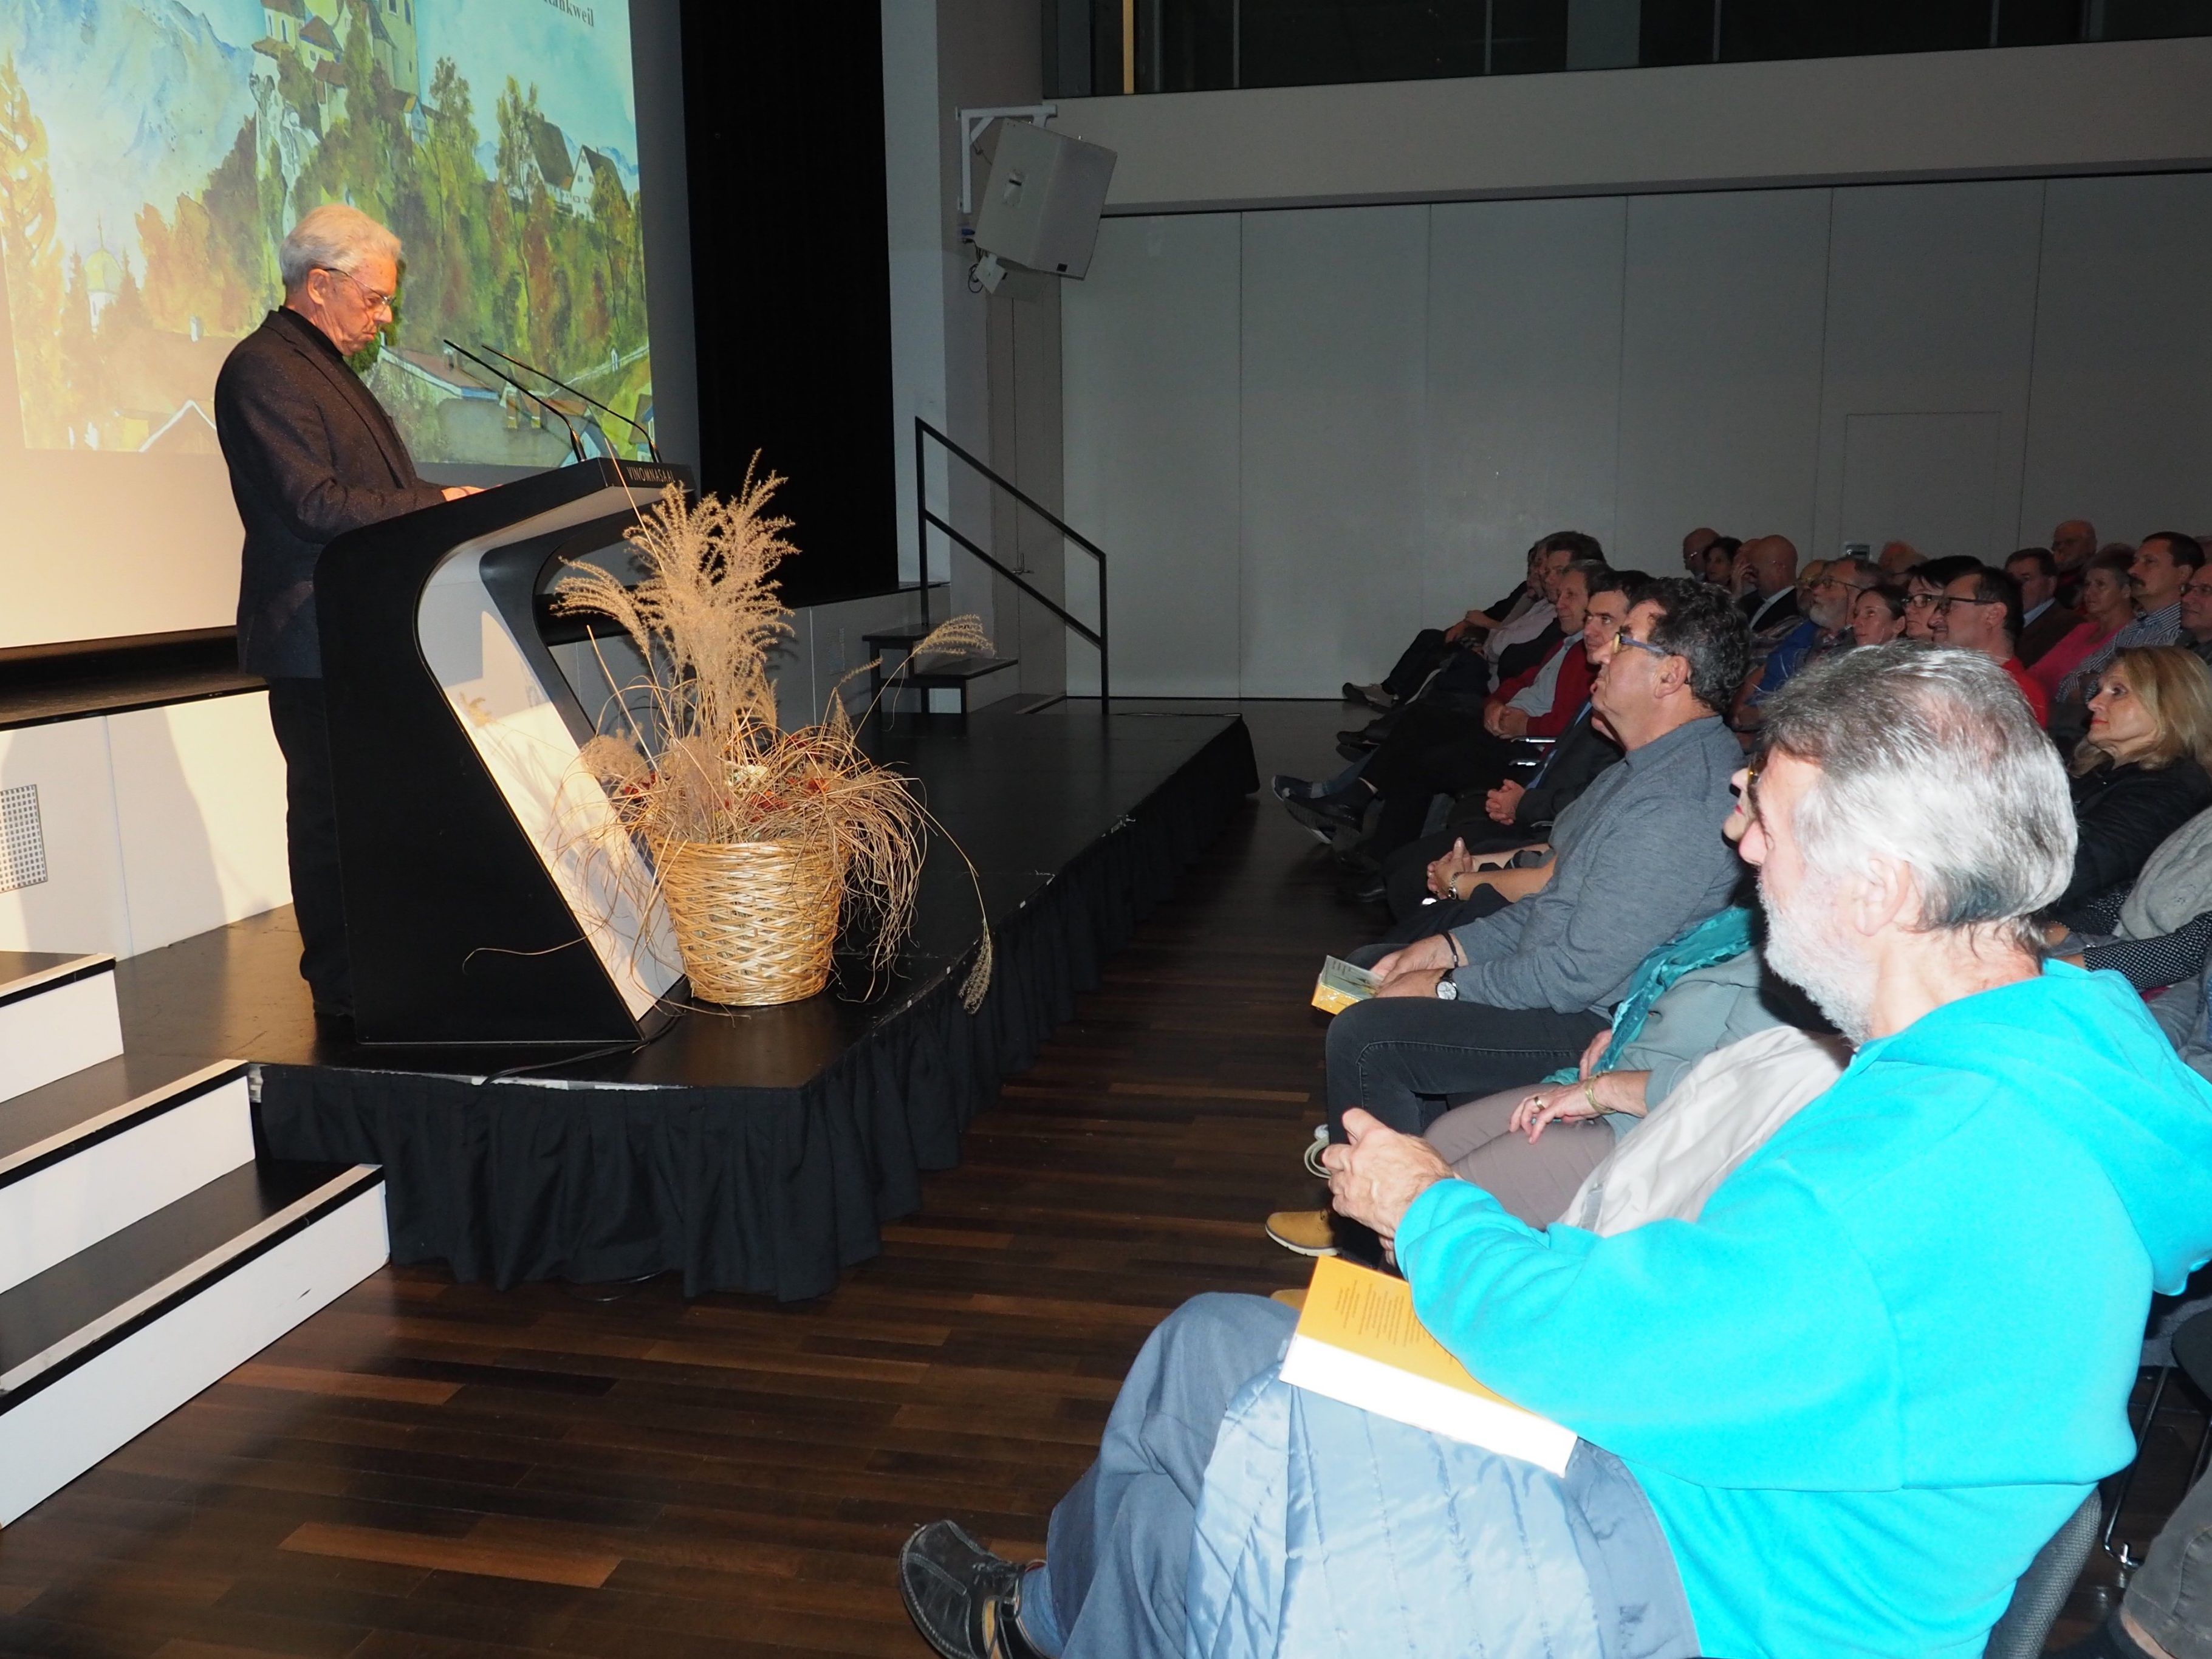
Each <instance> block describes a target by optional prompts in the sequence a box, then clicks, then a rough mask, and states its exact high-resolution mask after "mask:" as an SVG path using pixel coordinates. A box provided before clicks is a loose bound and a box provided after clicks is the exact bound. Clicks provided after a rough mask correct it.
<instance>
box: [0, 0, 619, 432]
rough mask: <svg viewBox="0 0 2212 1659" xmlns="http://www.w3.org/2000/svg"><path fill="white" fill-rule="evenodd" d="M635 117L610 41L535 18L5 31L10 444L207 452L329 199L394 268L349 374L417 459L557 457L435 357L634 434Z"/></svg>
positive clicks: (323, 6) (181, 14)
mask: <svg viewBox="0 0 2212 1659" xmlns="http://www.w3.org/2000/svg"><path fill="white" fill-rule="evenodd" d="M606 10H609V11H617V12H618V11H619V8H614V7H610V8H606ZM624 21H625V23H626V20H624ZM472 76H473V77H474V79H473V80H472V79H471V77H472ZM541 87H542V88H543V91H542V92H541ZM630 100H631V88H630V84H629V40H628V35H627V29H626V27H625V26H621V25H617V24H609V25H606V26H600V25H599V24H597V23H596V22H595V21H593V20H592V17H591V15H589V14H586V15H584V16H583V17H582V18H581V19H580V20H578V19H577V17H576V15H575V14H574V13H573V12H569V11H564V10H562V9H558V8H553V7H548V6H546V5H545V4H544V0H19V3H15V4H12V5H9V6H5V7H0V270H4V273H5V276H6V283H7V294H8V309H9V321H10V333H11V335H12V337H13V342H14V347H15V351H14V356H15V380H16V386H17V394H18V395H17V398H16V402H17V404H18V405H19V410H20V416H21V422H22V432H23V439H24V441H25V442H26V443H27V444H28V445H30V446H32V447H45V448H54V447H73V448H83V447H89V448H97V449H105V450H115V449H123V450H142V449H164V450H172V451H176V450H182V451H187V452H189V451H208V450H211V449H212V447H213V429H212V427H211V426H210V423H209V420H208V416H207V410H208V409H209V407H210V393H211V392H212V389H213V386H214V380H215V375H216V371H217V369H219V368H220V367H221V365H222V358H223V356H225V355H226V353H227V352H228V349H229V348H230V345H231V344H232V343H233V342H234V341H235V340H236V339H237V338H238V337H240V336H241V335H243V334H244V333H246V331H248V330H250V329H251V328H252V327H253V326H254V325H255V324H256V323H257V322H258V320H259V319H260V318H261V316H262V315H263V313H264V312H265V311H266V309H267V308H268V307H269V306H270V305H271V304H273V303H275V302H276V300H277V298H278V297H279V288H280V285H279V283H278V280H277V276H276V245H277V243H278V241H279V240H281V239H282V237H283V234H284V231H285V230H286V228H288V227H289V225H290V224H291V223H292V222H294V221H295V219H296V218H297V217H298V216H299V215H300V214H301V213H302V212H304V211H306V210H307V209H308V208H310V207H313V206H314V205H315V204H318V203H321V202H325V201H348V202H351V203H354V204H356V205H357V206H359V207H361V208H362V209H363V210H366V211H368V213H370V214H372V215H374V216H375V217H377V218H378V219H380V220H381V221H382V222H385V223H386V224H387V225H389V226H391V227H392V229H393V230H395V231H396V232H397V233H398V234H399V235H400V236H401V238H402V239H403V240H404V242H405V243H406V246H407V261H406V267H405V271H406V280H405V282H404V285H403V289H402V294H401V299H400V304H399V307H398V317H397V319H396V321H395V323H394V325H393V326H392V329H391V330H390V331H388V332H387V335H386V338H385V340H384V341H383V342H382V343H381V345H380V348H373V349H372V350H371V352H370V354H369V355H368V360H367V361H364V362H362V363H361V364H360V365H359V366H360V367H361V368H362V370H363V372H364V373H365V374H367V375H368V380H369V382H370V384H371V385H372V386H374V387H375V389H376V390H377V392H378V394H379V395H380V397H382V398H385V400H386V403H387V404H388V405H389V406H390V407H391V408H392V412H393V414H394V416H396V417H397V418H398V421H399V422H400V424H401V427H402V429H403V430H404V432H405V433H406V434H407V435H408V438H409V441H410V443H411V444H412V445H413V446H414V447H415V449H416V454H417V455H418V457H419V458H421V459H424V460H448V461H471V460H472V461H485V462H504V463H519V464H524V465H531V464H539V463H543V462H547V461H551V460H554V459H558V458H559V457H560V455H562V453H566V451H567V448H568V438H567V435H566V432H565V429H563V428H561V427H560V426H558V425H557V424H556V422H553V421H551V420H549V418H548V417H547V416H546V415H545V413H544V410H542V409H541V408H540V407H539V406H538V405H536V404H532V403H530V402H529V401H528V400H526V399H523V398H517V397H515V396H514V395H513V393H512V392H502V391H501V388H499V387H498V386H497V385H496V383H493V384H491V385H486V384H483V378H486V377H479V376H475V375H472V374H471V373H469V372H468V370H467V366H466V364H465V362H462V361H459V360H456V359H454V358H453V356H452V355H451V354H448V353H447V352H445V351H444V349H442V347H441V344H440V342H441V341H442V340H443V339H445V338H447V337H452V338H454V339H457V340H460V341H462V342H464V343H469V344H471V345H473V344H476V343H481V342H489V343H493V344H495V345H497V346H499V347H501V349H505V350H507V351H510V352H512V353H513V354H514V355H515V356H519V357H522V358H525V359H526V360H528V361H530V362H538V363H543V364H544V365H545V366H546V367H547V368H550V369H551V370H552V371H553V372H554V373H555V374H557V375H559V376H560V377H561V378H562V379H563V380H569V381H571V382H573V383H574V384H576V385H578V386H581V387H582V388H583V389H584V390H586V391H587V392H589V393H590V394H591V395H592V397H593V398H598V399H599V400H600V401H602V402H604V403H606V404H611V405H613V406H614V407H616V408H617V409H618V410H621V411H622V412H623V414H624V415H639V414H642V417H643V418H645V419H647V420H649V419H650V412H651V411H650V406H651V401H652V374H651V362H650V357H649V356H648V354H647V349H646V319H645V304H644V265H643V258H642V254H641V243H640V237H639V224H638V201H639V197H638V183H637V176H636V173H635V167H634V166H633V165H632V164H631V163H630V161H629V155H631V154H632V153H634V150H635V139H636V125H635V111H634V106H633V104H632V103H631V101H630ZM564 124H565V125H564ZM592 140H596V141H597V142H596V143H594V142H591V141H592ZM565 412H567V413H568V414H569V415H570V416H572V417H575V416H583V415H585V414H586V413H588V410H587V409H586V405H585V404H582V403H580V402H579V401H575V400H567V403H566V409H565ZM581 424H582V426H583V429H584V430H585V432H586V434H587V435H588V439H589V441H590V442H591V443H592V447H599V448H602V449H607V450H625V451H626V450H627V448H628V447H629V446H628V443H627V441H626V440H625V439H624V437H623V435H624V434H625V433H626V431H627V428H625V427H624V426H623V423H622V422H618V421H610V422H606V426H607V427H610V428H613V431H614V433H615V436H614V437H613V438H612V439H610V438H609V437H608V436H607V435H606V433H605V430H604V429H603V428H601V427H600V426H599V425H598V424H596V423H593V422H581ZM548 428H551V430H550V431H549V429H548ZM555 434H557V437H556V435H555Z"/></svg>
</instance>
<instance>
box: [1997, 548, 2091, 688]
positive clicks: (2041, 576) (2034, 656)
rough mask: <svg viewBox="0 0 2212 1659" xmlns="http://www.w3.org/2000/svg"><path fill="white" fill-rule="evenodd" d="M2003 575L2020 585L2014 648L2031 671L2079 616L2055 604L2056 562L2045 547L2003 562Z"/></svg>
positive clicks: (2068, 608) (2067, 606) (2063, 606)
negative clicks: (2017, 624) (2018, 633)
mask: <svg viewBox="0 0 2212 1659" xmlns="http://www.w3.org/2000/svg"><path fill="white" fill-rule="evenodd" d="M2004 568H2005V574H2006V575H2008V576H2009V577H2011V578H2012V579H2013V580H2015V581H2016V582H2018V583H2019V584H2020V638H2019V639H2018V640H2017V641H2015V649H2016V650H2017V652H2018V653H2019V655H2020V660H2021V665H2023V666H2025V667H2028V668H2033V666H2034V665H2035V664H2036V662H2037V660H2038V659H2040V658H2041V657H2042V656H2043V654H2044V653H2045V652H2047V651H2048V650H2050V649H2051V647H2052V646H2054V645H2056V644H2057V643H2058V641H2061V640H2063V639H2064V638H2065V637H2066V636H2067V635H2069V634H2070V633H2072V632H2073V631H2074V628H2075V624H2076V623H2079V622H2080V621H2081V613H2080V612H2078V611H2075V610H2074V609H2073V608H2072V607H2071V606H2069V605H2061V604H2059V602H2058V562H2057V560H2056V559H2054V558H2052V557H2051V551H2050V550H2049V549H2048V548H2042V547H2023V548H2021V550H2020V551H2019V552H2017V553H2015V554H2014V555H2013V556H2011V557H2010V558H2008V559H2007V560H2006V561H2005V563H2004Z"/></svg>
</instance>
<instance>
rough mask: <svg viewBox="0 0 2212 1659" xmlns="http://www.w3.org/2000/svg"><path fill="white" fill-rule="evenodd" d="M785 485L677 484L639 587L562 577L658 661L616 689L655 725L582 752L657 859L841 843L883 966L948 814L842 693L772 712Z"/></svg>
mask: <svg viewBox="0 0 2212 1659" xmlns="http://www.w3.org/2000/svg"><path fill="white" fill-rule="evenodd" d="M757 465H758V463H757V459H756V462H755V466H756V467H757ZM782 482H783V480H782V479H781V477H777V476H776V475H775V474H774V473H770V474H769V475H768V476H767V477H760V476H759V475H758V473H757V471H755V470H753V469H748V470H747V471H746V474H745V482H744V488H743V489H741V490H740V492H739V493H738V496H737V498H736V499H735V500H734V501H720V500H718V499H716V498H715V497H714V496H711V495H710V496H707V497H704V498H702V500H701V501H698V502H697V503H696V505H695V504H692V503H690V502H687V501H685V500H684V495H683V492H682V491H681V490H680V489H675V488H673V487H671V489H669V490H668V491H667V492H666V493H665V495H663V496H662V497H661V499H660V501H659V503H658V504H657V505H656V506H655V507H653V508H652V509H651V510H649V511H648V512H647V513H643V514H641V519H640V522H639V523H638V525H637V526H635V527H634V528H633V529H631V530H630V531H629V532H628V533H627V536H626V539H627V540H628V542H629V545H630V548H631V550H632V551H633V553H634V554H635V557H636V560H637V562H638V564H639V565H640V566H641V568H642V572H643V575H642V579H641V580H640V581H639V582H638V583H637V584H636V585H635V586H624V585H623V582H622V581H621V580H619V579H618V578H617V577H616V576H615V575H614V574H611V573H610V572H608V571H605V570H603V569H600V568H598V567H596V566H592V565H582V564H574V563H572V564H571V565H570V566H569V568H568V574H566V575H564V576H562V579H561V580H560V582H559V583H558V585H557V586H556V588H555V590H554V610H555V611H556V613H559V614H564V615H573V614H580V613H582V614H597V615H602V616H606V617H612V618H613V619H614V621H615V622H616V623H617V624H618V625H619V626H620V627H621V628H622V629H623V632H624V633H625V634H627V635H629V640H630V643H631V644H632V645H633V646H635V647H636V649H637V652H638V654H639V656H640V657H641V658H642V659H644V662H645V665H646V673H645V678H643V679H642V680H641V682H640V683H639V684H636V685H635V686H629V687H624V686H618V685H616V686H611V690H613V691H614V692H615V693H616V696H615V697H614V699H613V700H612V701H613V704H614V706H616V707H619V708H628V707H629V705H630V702H631V698H632V696H635V697H636V699H637V701H639V702H642V703H644V704H645V705H647V707H649V708H650V709H651V712H652V728H653V729H652V730H651V731H650V732H635V733H634V734H633V736H632V737H623V736H615V735H609V734H603V735H601V736H599V737H596V738H593V739H592V741H591V743H589V744H587V745H586V747H585V750H584V751H583V754H582V757H581V764H582V765H583V767H584V768H585V769H586V770H588V771H589V772H590V773H591V775H592V776H593V777H595V778H597V779H598V780H599V782H600V784H601V785H602V786H603V787H605V790H606V793H607V796H608V799H610V800H611V801H612V803H613V804H614V807H615V811H616V813H617V816H618V817H619V818H620V819H621V821H622V823H623V826H624V827H625V828H626V829H629V831H630V833H631V834H632V835H634V836H636V837H637V838H638V839H639V840H640V841H641V842H643V843H644V844H645V846H646V847H647V848H648V849H650V850H651V851H652V852H653V856H654V860H655V861H656V866H659V865H661V864H665V861H666V860H668V859H670V858H671V857H673V856H675V855H677V854H678V850H679V849H682V848H690V847H699V846H720V847H734V846H740V845H745V844H752V843H775V844H781V845H786V846H791V847H795V848H817V849H819V850H820V851H821V852H823V854H827V855H828V856H829V857H830V858H831V859H833V860H834V861H835V863H836V867H837V868H838V869H839V870H840V871H842V893H841V901H840V905H839V915H838V926H839V927H840V928H841V930H849V929H851V928H852V927H854V926H855V925H856V924H859V923H861V922H863V921H866V922H869V923H872V925H873V939H872V942H871V946H870V951H869V958H870V963H871V966H872V969H874V970H875V971H877V972H881V971H883V970H884V969H887V968H889V967H890V964H891V963H892V961H893V960H894V959H895V958H896V956H897V953H898V950H899V946H900V945H902V944H903V943H904V941H905V939H906V936H907V933H908V931H909V930H910V928H911V927H912V926H913V921H914V903H915V888H916V884H917V883H918V882H919V880H920V878H921V862H922V855H923V853H924V851H925V848H926V846H927V842H926V836H927V830H928V829H929V827H930V826H931V825H933V824H934V823H935V820H934V819H933V818H932V817H930V815H929V813H928V811H927V809H926V808H924V807H923V805H921V801H919V800H918V799H915V795H914V793H913V791H912V789H911V787H910V786H909V784H908V781H907V780H906V779H904V778H902V777H901V776H900V775H897V774H896V773H895V772H891V771H888V770H886V769H884V768H882V767H880V766H878V765H877V764H876V763H874V762H873V761H872V760H871V759H869V758H868V757H867V756H866V754H865V753H864V752H863V751H862V750H861V749H860V743H859V735H858V727H857V726H855V724H854V721H853V720H851V718H850V717H849V715H848V714H847V712H846V709H845V706H844V703H843V701H842V698H841V697H839V696H837V695H836V693H834V692H833V693H832V695H831V696H830V699H829V708H827V709H825V710H824V712H823V720H822V721H821V722H820V723H819V724H818V725H814V726H801V727H799V729H798V730H796V731H792V732H785V731H783V730H781V728H780V727H779V726H777V724H776V711H775V687H774V685H773V684H771V683H770V681H769V675H768V658H769V653H770V652H771V651H772V650H774V649H775V646H776V644H777V642H778V641H781V639H782V638H783V637H784V636H785V635H787V634H788V633H789V632H790V631H791V624H790V613H789V612H787V611H785V609H784V608H783V605H782V603H781V599H779V598H778V596H777V592H776V588H775V581H774V574H775V568H776V566H777V565H778V564H779V563H780V562H781V561H782V560H783V559H784V558H785V557H786V556H788V555H790V554H792V553H793V552H795V551H796V549H795V548H794V547H793V545H792V544H791V543H790V541H789V540H788V539H787V538H786V536H785V534H784V532H786V531H787V530H788V529H789V528H790V520H787V519H783V518H775V517H770V516H769V515H768V514H767V513H766V511H765V508H766V507H767V504H768V501H769V497H770V496H771V495H774V493H775V489H776V487H777V486H778V485H780V484H781V483H782ZM989 648H990V641H989V640H988V639H987V638H986V637H985V635H984V633H983V629H982V627H981V623H979V622H978V621H977V620H976V618H975V617H955V618H954V619H953V620H952V621H951V622H949V623H945V625H944V626H943V627H941V628H939V629H936V630H934V631H933V632H932V633H931V634H930V635H928V636H927V638H925V639H923V640H922V641H920V643H919V644H918V645H917V646H916V647H915V653H914V655H913V656H909V657H908V659H907V661H908V664H911V663H912V662H913V661H914V660H915V658H916V657H919V656H920V655H921V654H923V653H940V654H941V653H952V652H969V651H979V650H981V651H987V650H988V649H989ZM869 666H872V665H869ZM905 666H906V665H904V664H902V665H901V667H902V670H903V669H904V667H905ZM865 671H866V668H865V667H864V668H863V669H861V670H860V671H859V672H865ZM609 678H610V680H611V678H612V676H611V675H610V677H609ZM847 678H851V676H848V677H847ZM896 678H897V675H896V674H894V675H893V676H892V677H891V679H892V680H893V681H896ZM842 684H843V682H842V681H841V682H840V685H841V686H842ZM871 712H872V709H871ZM862 720H863V722H865V720H866V715H863V716H862ZM633 739H635V740H633ZM937 827H938V828H939V831H940V833H941V832H942V829H943V826H942V825H938V826H937ZM946 839H947V841H948V842H950V841H951V837H949V836H948V837H946ZM953 846H954V850H955V851H959V848H958V845H957V842H956V843H953ZM960 857H961V859H962V860H963V862H966V863H967V864H968V869H969V877H970V878H971V880H975V888H976V900H977V903H978V906H979V907H980V906H981V900H982V887H981V881H980V879H978V878H976V877H975V866H974V864H973V862H972V861H969V860H968V856H967V854H966V853H964V852H961V853H960ZM662 889H663V878H661V877H659V876H658V875H657V876H656V877H655V890H654V891H653V893H651V894H649V895H642V896H640V897H641V900H642V902H643V903H644V904H645V905H647V906H649V905H651V904H653V903H660V904H665V902H666V895H665V891H664V890H662ZM686 898H687V902H686V904H685V906H684V908H685V909H686V910H687V911H691V912H695V913H696V911H697V909H698V903H697V898H696V894H687V896H686ZM679 920H680V918H679ZM679 931H681V930H680V929H679ZM982 934H983V937H982V943H981V947H980V948H979V950H978V952H977V955H976V959H975V964H974V965H973V966H972V967H971V969H970V970H969V975H968V977H967V979H966V981H964V982H963V986H962V1000H963V1003H965V1004H966V1006H968V1008H969V1011H970V1012H973V1011H974V1010H975V1008H977V1007H979V1006H981V1001H982V995H983V992H984V990H985V989H986V988H987V986H988V984H989V981H990V972H991V960H992V955H993V952H992V948H991V937H990V926H989V920H988V918H987V917H985V918H984V923H983V929H982ZM690 954H691V953H690V951H689V950H687V952H686V956H687V965H688V964H689V962H690ZM695 977H696V976H695Z"/></svg>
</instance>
